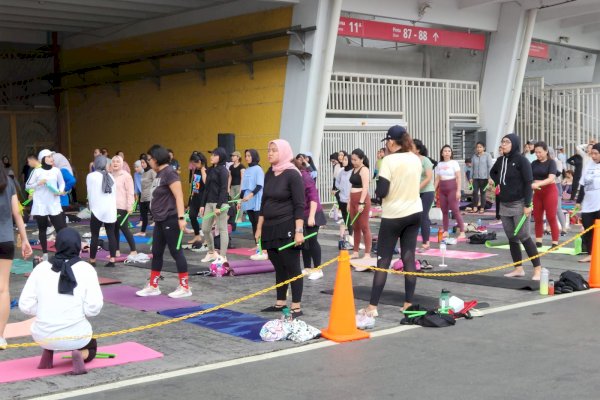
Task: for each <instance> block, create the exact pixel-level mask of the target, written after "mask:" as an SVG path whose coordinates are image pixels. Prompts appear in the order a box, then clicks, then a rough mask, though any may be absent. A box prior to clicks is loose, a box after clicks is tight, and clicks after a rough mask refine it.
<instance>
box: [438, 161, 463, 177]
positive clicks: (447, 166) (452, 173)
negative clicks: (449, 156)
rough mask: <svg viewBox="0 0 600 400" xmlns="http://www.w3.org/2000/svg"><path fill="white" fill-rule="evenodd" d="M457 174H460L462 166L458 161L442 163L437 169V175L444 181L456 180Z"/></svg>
mask: <svg viewBox="0 0 600 400" xmlns="http://www.w3.org/2000/svg"><path fill="white" fill-rule="evenodd" d="M457 172H460V165H458V162H457V161H456V160H450V161H440V162H439V163H438V165H437V166H436V167H435V174H436V175H437V176H439V177H440V179H441V180H443V181H449V180H452V179H456V173H457Z"/></svg>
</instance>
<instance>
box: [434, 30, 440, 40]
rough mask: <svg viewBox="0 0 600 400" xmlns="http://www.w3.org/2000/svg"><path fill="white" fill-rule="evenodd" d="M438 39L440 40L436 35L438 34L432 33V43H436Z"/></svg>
mask: <svg viewBox="0 0 600 400" xmlns="http://www.w3.org/2000/svg"><path fill="white" fill-rule="evenodd" d="M439 38H440V35H438V33H437V32H434V33H433V41H434V42H437V41H438V39H439Z"/></svg>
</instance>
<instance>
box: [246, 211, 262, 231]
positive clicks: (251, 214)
mask: <svg viewBox="0 0 600 400" xmlns="http://www.w3.org/2000/svg"><path fill="white" fill-rule="evenodd" d="M246 214H247V215H248V219H249V220H250V223H251V224H252V237H254V235H256V226H257V225H258V216H259V214H260V211H252V210H248V211H246Z"/></svg>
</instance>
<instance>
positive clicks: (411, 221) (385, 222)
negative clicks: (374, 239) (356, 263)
mask: <svg viewBox="0 0 600 400" xmlns="http://www.w3.org/2000/svg"><path fill="white" fill-rule="evenodd" d="M420 224H421V213H420V212H418V213H415V214H411V215H409V216H406V217H402V218H382V219H381V225H380V227H379V236H378V248H377V256H378V258H379V260H378V261H377V267H378V268H385V269H388V268H390V264H391V263H392V257H393V256H394V248H395V247H396V243H397V242H398V239H400V258H401V259H402V263H403V264H404V270H405V271H409V272H410V271H416V270H417V268H416V265H415V251H416V247H417V234H418V233H419V226H420ZM387 276H388V273H387V272H381V271H375V276H374V277H373V288H372V289H371V300H370V302H369V304H371V305H372V306H377V305H378V304H379V298H380V297H381V293H382V292H383V288H384V286H385V281H386V280H387ZM416 286H417V277H416V276H410V275H404V291H405V295H404V301H405V302H406V303H412V300H413V296H414V294H415V287H416Z"/></svg>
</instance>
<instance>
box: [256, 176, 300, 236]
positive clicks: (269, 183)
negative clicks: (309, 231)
mask: <svg viewBox="0 0 600 400" xmlns="http://www.w3.org/2000/svg"><path fill="white" fill-rule="evenodd" d="M304 201H305V200H304V182H303V181H302V177H301V176H300V174H299V173H298V171H297V170H295V169H287V170H285V171H283V172H282V173H281V174H280V175H279V176H275V173H273V170H272V169H271V168H269V170H268V171H267V173H266V174H265V187H264V188H263V197H262V203H261V207H260V215H262V216H263V217H264V219H265V220H264V224H265V225H266V226H269V225H277V224H280V223H282V222H285V221H289V220H290V219H294V220H296V219H304Z"/></svg>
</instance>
